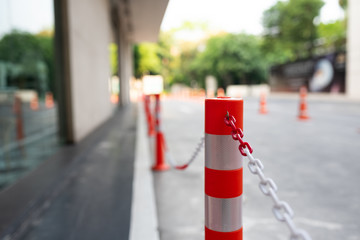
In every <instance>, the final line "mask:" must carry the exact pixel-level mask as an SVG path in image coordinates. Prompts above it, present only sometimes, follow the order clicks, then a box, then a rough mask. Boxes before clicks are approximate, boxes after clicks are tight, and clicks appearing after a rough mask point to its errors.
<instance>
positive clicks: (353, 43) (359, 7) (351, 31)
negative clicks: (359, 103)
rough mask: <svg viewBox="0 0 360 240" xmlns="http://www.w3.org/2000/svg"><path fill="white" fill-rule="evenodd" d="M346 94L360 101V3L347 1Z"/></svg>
mask: <svg viewBox="0 0 360 240" xmlns="http://www.w3.org/2000/svg"><path fill="white" fill-rule="evenodd" d="M348 4H349V5H348V35H347V67H346V94H347V95H348V96H349V97H351V98H358V99H360V31H359V30H360V27H359V26H360V14H359V12H360V1H359V0H349V1H348Z"/></svg>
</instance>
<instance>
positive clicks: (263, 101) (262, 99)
mask: <svg viewBox="0 0 360 240" xmlns="http://www.w3.org/2000/svg"><path fill="white" fill-rule="evenodd" d="M259 113H260V114H267V113H268V111H267V107H266V94H265V93H264V92H263V93H261V95H260V109H259Z"/></svg>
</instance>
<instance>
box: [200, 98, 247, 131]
mask: <svg viewBox="0 0 360 240" xmlns="http://www.w3.org/2000/svg"><path fill="white" fill-rule="evenodd" d="M243 102H244V100H243V99H242V98H231V97H225V98H224V97H219V98H207V99H205V133H207V134H215V135H230V134H231V129H230V128H229V127H227V126H226V125H225V123H224V118H225V117H226V114H227V113H228V112H229V114H231V115H233V116H234V117H235V119H236V123H235V125H236V127H239V128H241V129H243Z"/></svg>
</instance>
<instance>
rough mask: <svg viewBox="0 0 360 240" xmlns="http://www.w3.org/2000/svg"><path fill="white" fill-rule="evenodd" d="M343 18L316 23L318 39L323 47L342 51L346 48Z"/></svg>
mask: <svg viewBox="0 0 360 240" xmlns="http://www.w3.org/2000/svg"><path fill="white" fill-rule="evenodd" d="M345 24H346V23H345V20H337V21H335V22H332V23H327V24H325V23H320V24H319V25H318V35H319V40H321V41H320V42H321V43H322V46H323V48H326V49H330V50H336V51H344V50H345V48H346V46H345V45H346V26H345Z"/></svg>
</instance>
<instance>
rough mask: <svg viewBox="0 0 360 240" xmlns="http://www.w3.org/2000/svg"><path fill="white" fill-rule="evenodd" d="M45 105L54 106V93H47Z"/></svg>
mask: <svg viewBox="0 0 360 240" xmlns="http://www.w3.org/2000/svg"><path fill="white" fill-rule="evenodd" d="M45 106H46V107H47V108H52V107H54V97H53V94H52V93H51V92H47V93H46V95H45Z"/></svg>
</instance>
